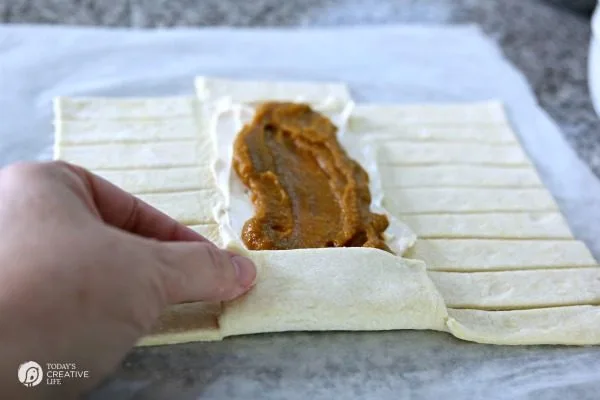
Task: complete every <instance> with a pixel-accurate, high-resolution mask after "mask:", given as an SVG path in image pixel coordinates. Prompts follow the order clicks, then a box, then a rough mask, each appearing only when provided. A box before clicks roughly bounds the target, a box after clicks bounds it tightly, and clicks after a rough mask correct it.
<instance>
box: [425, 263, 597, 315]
mask: <svg viewBox="0 0 600 400" xmlns="http://www.w3.org/2000/svg"><path fill="white" fill-rule="evenodd" d="M429 276H430V277H431V280H432V281H433V283H434V284H435V286H436V288H437V289H438V290H439V292H440V293H441V295H442V297H443V298H444V301H445V303H446V306H448V307H451V308H474V309H485V310H514V309H528V308H542V307H556V306H568V305H587V304H592V305H600V267H595V268H594V267H592V268H561V269H545V270H542V269H538V270H528V271H498V272H439V271H429Z"/></svg>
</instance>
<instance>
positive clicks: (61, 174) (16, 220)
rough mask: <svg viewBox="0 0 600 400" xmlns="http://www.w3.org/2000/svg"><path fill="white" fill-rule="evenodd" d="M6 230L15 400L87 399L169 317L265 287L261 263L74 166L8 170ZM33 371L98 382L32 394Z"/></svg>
mask: <svg viewBox="0 0 600 400" xmlns="http://www.w3.org/2000/svg"><path fill="white" fill-rule="evenodd" d="M0 227H1V228H2V240H1V241H0V343H1V344H2V345H1V347H0V388H3V389H2V390H1V391H2V393H3V394H5V395H8V398H17V397H18V398H24V397H25V396H24V395H25V394H26V395H29V396H35V397H38V396H44V397H46V396H49V397H52V398H54V396H60V398H65V397H67V396H73V395H75V394H78V393H80V392H81V391H82V390H87V389H89V388H91V387H92V386H93V385H95V384H97V383H98V382H99V381H100V380H101V379H102V378H104V377H105V376H106V375H107V374H108V373H110V372H111V371H112V370H113V369H114V368H115V367H117V366H118V364H119V362H120V361H121V359H122V358H123V357H124V356H125V354H126V353H127V351H128V350H130V348H131V347H132V346H133V345H134V344H135V342H136V341H137V340H138V338H140V336H142V335H144V334H146V333H148V332H149V331H150V330H151V328H152V326H153V324H154V323H155V322H156V321H157V319H158V317H159V315H160V313H161V312H162V310H163V309H164V308H165V307H166V306H168V305H170V304H177V303H181V302H187V301H225V300H230V299H233V298H235V297H238V296H240V295H241V294H243V293H244V292H246V291H247V290H248V289H249V288H250V287H251V285H252V283H253V281H254V279H255V276H256V269H255V267H254V265H253V264H252V262H251V261H250V260H248V259H246V258H244V257H241V256H235V255H233V254H231V253H228V252H226V251H223V250H219V249H218V248H217V247H216V246H215V245H213V244H212V243H210V242H208V241H207V240H206V239H204V238H203V237H202V236H200V235H199V234H197V233H195V232H194V231H192V230H190V229H189V228H187V227H185V226H183V225H181V224H179V223H177V222H176V221H174V220H172V219H171V218H169V217H167V216H166V215H164V214H162V213H160V212H159V211H157V210H155V209H154V208H152V207H150V206H149V205H147V204H144V203H142V202H141V201H140V200H137V199H136V198H134V197H133V196H131V195H129V194H127V193H125V192H123V191H121V190H120V189H118V188H117V187H116V186H114V185H112V184H110V183H108V182H107V181H105V180H103V179H101V178H99V177H97V176H95V175H93V174H91V173H90V172H88V171H86V170H85V169H83V168H80V167H77V166H73V165H70V164H66V163H63V162H49V163H39V164H20V165H15V166H11V167H7V168H5V169H2V170H0ZM30 360H33V361H36V362H38V363H39V364H40V365H42V366H44V365H45V363H47V362H52V363H54V362H65V363H66V362H69V363H76V364H77V367H78V369H81V370H89V371H90V379H70V380H68V382H65V384H63V385H61V386H57V387H52V386H46V385H44V384H41V385H39V386H37V387H35V388H25V387H24V386H22V385H20V383H19V382H18V380H17V368H18V366H19V364H21V363H23V362H25V361H30ZM52 389H56V390H60V392H58V391H52ZM12 393H14V394H15V396H10V394H12ZM17 393H18V394H17ZM59 393H60V394H59Z"/></svg>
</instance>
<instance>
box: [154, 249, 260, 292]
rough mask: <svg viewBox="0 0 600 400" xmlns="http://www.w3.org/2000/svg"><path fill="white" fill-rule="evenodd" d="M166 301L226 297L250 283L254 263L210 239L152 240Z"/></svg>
mask: <svg viewBox="0 0 600 400" xmlns="http://www.w3.org/2000/svg"><path fill="white" fill-rule="evenodd" d="M155 244H156V246H157V257H158V259H159V260H158V261H159V262H158V268H159V269H160V275H161V277H162V280H163V283H164V287H165V292H166V296H167V301H168V302H169V303H170V304H178V303H184V302H190V301H227V300H232V299H234V298H236V297H238V296H241V295H242V294H244V293H245V292H246V291H248V290H249V289H250V287H252V285H253V283H254V279H255V278H256V267H255V266H254V263H253V262H252V261H251V260H249V259H248V258H246V257H242V256H239V255H236V254H233V253H230V252H227V251H225V250H221V249H219V248H218V247H217V246H215V245H214V244H212V243H210V242H155Z"/></svg>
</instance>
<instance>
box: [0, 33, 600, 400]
mask: <svg viewBox="0 0 600 400" xmlns="http://www.w3.org/2000/svg"><path fill="white" fill-rule="evenodd" d="M195 75H213V76H221V77H232V78H235V77H239V78H248V79H251V78H255V79H274V80H277V79H279V80H283V79H299V80H307V79H310V80H322V81H331V80H340V81H344V82H347V83H348V84H349V85H350V87H351V90H352V94H353V96H354V97H355V99H356V100H357V101H368V102H399V103H426V102H460V101H474V100H490V99H500V100H502V101H503V102H504V103H505V105H506V107H507V111H508V113H509V117H510V119H511V122H512V123H513V126H514V128H515V130H516V131H517V133H518V136H519V138H520V140H521V142H522V143H523V145H524V147H525V149H526V151H527V152H528V153H529V155H530V156H531V157H532V159H533V161H534V163H535V165H536V166H537V168H538V170H539V171H540V173H541V175H542V179H543V181H544V183H545V184H546V185H547V186H548V187H549V189H550V190H551V191H552V193H553V194H554V196H555V197H556V198H557V201H558V203H559V206H560V208H561V209H562V211H563V212H564V213H565V214H566V216H567V219H568V221H569V224H570V226H571V228H572V229H573V231H574V234H575V236H576V237H577V238H579V239H582V240H584V241H585V242H586V243H587V244H588V246H589V247H590V248H591V250H592V252H593V253H594V255H595V257H596V258H597V259H598V258H600V235H599V234H600V228H599V226H600V182H599V181H598V180H597V179H596V178H595V177H594V176H593V174H592V173H591V172H590V170H589V169H588V168H587V167H586V166H585V165H584V164H583V163H582V162H581V161H580V160H579V159H578V158H577V157H576V155H575V153H574V152H573V151H572V150H571V149H570V148H569V147H568V145H567V144H566V142H565V141H564V140H563V138H562V136H561V134H560V132H559V131H558V130H557V128H556V126H555V124H554V123H553V122H552V121H551V120H550V119H549V117H548V116H547V114H546V113H545V112H544V111H543V110H541V109H540V108H539V107H538V105H537V103H536V101H535V97H534V96H533V93H532V92H531V90H530V89H529V87H528V85H527V82H526V80H525V78H524V77H523V76H522V75H521V74H520V73H519V72H518V71H517V70H515V69H514V68H513V67H512V66H510V65H509V64H508V63H507V62H506V61H505V60H504V59H503V57H502V55H501V53H500V51H499V49H498V48H497V47H496V46H495V45H494V44H493V43H492V42H491V41H490V40H489V39H487V38H485V37H484V35H483V34H481V33H480V31H479V29H478V28H477V27H474V26H464V27H454V28H449V27H419V26H405V27H391V26H390V27H378V28H345V29H315V30H309V31H298V30H268V31H262V30H238V31H233V30H228V29H210V30H203V31H191V30H175V31H153V32H148V31H125V30H113V31H108V30H98V29H75V28H70V29H67V28H52V27H27V26H21V27H6V26H4V27H0V138H1V142H0V165H4V164H7V163H9V162H12V161H16V160H21V159H46V158H49V157H50V155H51V152H50V146H51V144H52V126H51V120H52V112H51V103H50V102H51V99H52V97H54V96H57V95H62V96H84V95H85V96H160V95H177V94H192V93H193V82H192V80H193V77H194V76H195ZM125 365H126V369H125V371H122V372H121V373H120V374H119V375H117V376H116V377H115V379H114V380H112V381H111V382H109V383H108V384H106V385H105V386H104V387H103V388H101V389H100V390H99V391H97V392H96V393H95V394H94V395H92V398H94V399H103V398H117V399H120V398H133V396H134V395H135V396H140V397H136V398H186V399H187V398H198V397H200V398H208V399H218V398H245V399H246V398H258V397H260V398H292V399H295V398H298V399H305V398H311V399H312V398H323V399H330V398H344V399H348V398H365V397H368V398H390V399H398V398H412V399H420V398H440V397H441V396H444V397H445V398H449V399H450V398H451V399H484V398H485V399H529V398H532V399H533V398H536V399H538V398H544V399H555V398H556V399H566V398H576V399H598V398H599V394H598V393H600V347H590V348H575V347H571V348H566V347H551V346H545V347H533V346H529V347H500V346H488V345H478V344H472V343H465V342H460V341H458V340H456V339H453V338H450V337H449V336H447V335H444V334H439V333H432V332H408V331H405V332H380V333H294V334H279V335H257V336H251V337H240V338H232V339H227V340H225V341H224V342H222V343H209V344H188V345H180V346H174V347H169V348H157V349H142V350H136V351H135V353H134V354H133V355H132V356H130V358H129V359H128V362H127V363H126V364H125Z"/></svg>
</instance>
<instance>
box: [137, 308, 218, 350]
mask: <svg viewBox="0 0 600 400" xmlns="http://www.w3.org/2000/svg"><path fill="white" fill-rule="evenodd" d="M220 312H221V303H219V302H218V303H204V302H197V303H186V304H179V305H176V306H172V307H169V308H168V309H167V310H166V311H165V312H164V313H163V314H162V315H161V317H160V319H159V321H158V323H157V325H156V327H155V328H154V330H153V331H152V333H151V334H150V335H148V336H145V337H143V338H142V339H141V340H140V341H139V342H138V343H137V345H138V346H156V345H165V344H176V343H186V342H198V341H215V340H221V338H222V336H221V333H220V331H219V324H218V322H217V317H218V315H219V313H220Z"/></svg>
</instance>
